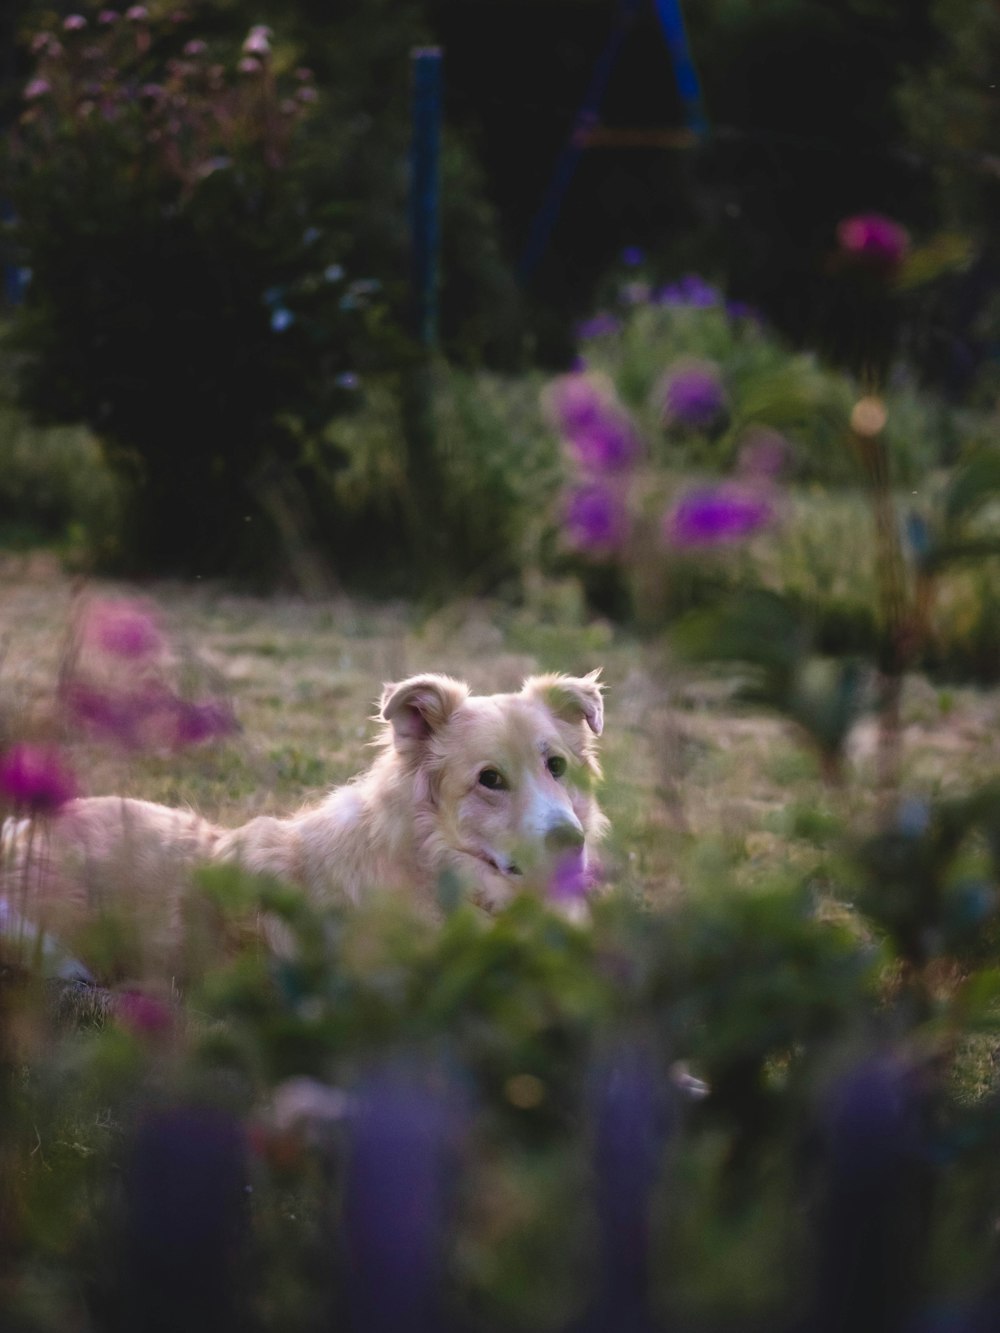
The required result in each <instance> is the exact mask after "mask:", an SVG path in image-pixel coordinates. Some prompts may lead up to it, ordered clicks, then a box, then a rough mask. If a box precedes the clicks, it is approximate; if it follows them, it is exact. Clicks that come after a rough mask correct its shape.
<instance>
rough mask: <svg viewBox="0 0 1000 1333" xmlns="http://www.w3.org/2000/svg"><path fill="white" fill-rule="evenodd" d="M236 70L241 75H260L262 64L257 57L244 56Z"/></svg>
mask: <svg viewBox="0 0 1000 1333" xmlns="http://www.w3.org/2000/svg"><path fill="white" fill-rule="evenodd" d="M236 68H237V69H238V70H239V72H240V73H241V74H259V73H260V70H261V63H260V61H259V60H258V59H257V58H256V56H244V57H243V59H242V60H240V61H239V63H238V64H237V66H236Z"/></svg>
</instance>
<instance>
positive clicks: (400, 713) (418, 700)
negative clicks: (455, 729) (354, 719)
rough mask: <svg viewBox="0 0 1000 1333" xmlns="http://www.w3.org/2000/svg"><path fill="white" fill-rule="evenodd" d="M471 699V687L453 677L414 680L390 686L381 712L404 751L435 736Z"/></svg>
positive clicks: (431, 676)
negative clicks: (468, 699) (457, 710)
mask: <svg viewBox="0 0 1000 1333" xmlns="http://www.w3.org/2000/svg"><path fill="white" fill-rule="evenodd" d="M468 697H469V690H468V687H467V686H465V685H463V684H462V683H461V682H460V681H457V680H452V679H451V677H450V676H435V675H426V676H411V677H410V679H409V680H402V681H400V682H399V683H398V684H397V685H386V687H385V688H384V689H383V691H382V702H381V705H380V708H379V712H380V714H381V717H382V720H383V721H384V722H388V723H389V725H390V726H391V727H392V734H393V741H394V742H395V745H396V748H397V749H402V748H406V747H409V746H412V745H413V744H414V743H419V742H421V741H425V740H426V739H427V738H428V737H429V736H432V735H433V734H434V732H436V731H438V730H439V728H441V727H443V726H444V724H445V723H446V722H447V721H448V719H449V718H450V717H451V715H452V713H454V711H455V709H456V708H458V707H460V706H461V705H462V704H463V703H465V701H466V699H467V698H468Z"/></svg>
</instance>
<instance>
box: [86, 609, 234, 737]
mask: <svg viewBox="0 0 1000 1333" xmlns="http://www.w3.org/2000/svg"><path fill="white" fill-rule="evenodd" d="M169 667H170V661H169V653H168V650H167V642H166V639H165V636H164V634H163V632H162V630H161V628H160V625H159V623H158V620H157V617H156V615H155V612H154V611H153V610H152V609H151V608H150V607H148V606H147V605H145V604H144V603H143V602H140V601H135V600H131V599H120V600H112V599H101V600H95V601H93V602H91V603H90V604H89V605H88V606H87V607H86V608H85V610H84V613H83V615H82V616H81V617H80V621H79V624H78V626H77V630H76V650H75V653H74V655H73V660H72V663H71V665H70V668H69V669H68V670H67V671H66V673H65V675H64V679H63V682H62V703H63V707H64V709H65V711H66V713H67V715H68V717H69V718H70V720H71V721H72V722H74V723H75V724H77V725H79V726H82V727H83V729H84V730H85V731H87V732H89V733H90V734H91V735H92V736H94V737H96V738H98V739H101V740H108V741H112V742H114V743H115V744H117V745H120V746H122V747H123V748H125V749H128V750H142V749H145V750H156V751H165V752H169V751H173V750H178V749H183V748H185V747H187V746H190V745H199V744H204V743H206V742H209V741H214V740H220V739H222V738H224V737H226V736H230V735H232V734H233V733H234V732H235V731H236V730H237V723H236V718H235V716H234V714H233V711H232V708H231V706H230V705H229V703H228V702H227V701H226V700H224V699H219V698H215V697H209V698H203V699H190V698H186V697H184V696H183V695H182V694H180V693H179V692H177V691H176V690H175V689H174V688H173V687H172V686H171V684H170V683H169Z"/></svg>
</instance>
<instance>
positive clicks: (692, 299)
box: [653, 273, 722, 310]
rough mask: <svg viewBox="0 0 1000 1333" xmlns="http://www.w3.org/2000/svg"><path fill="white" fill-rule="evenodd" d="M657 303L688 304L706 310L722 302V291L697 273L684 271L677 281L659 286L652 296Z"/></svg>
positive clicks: (668, 304) (670, 304)
mask: <svg viewBox="0 0 1000 1333" xmlns="http://www.w3.org/2000/svg"><path fill="white" fill-rule="evenodd" d="M653 299H654V300H655V301H656V303H657V305H666V306H690V307H693V308H694V309H699V310H707V309H708V308H709V307H710V306H716V305H720V304H721V303H722V293H721V292H720V291H719V289H718V288H717V287H713V286H712V284H711V283H710V282H706V281H705V279H704V278H702V277H699V275H698V274H697V273H686V274H685V275H684V277H683V278H679V279H678V281H677V282H670V283H668V284H667V285H666V286H665V287H661V288H660V290H659V291H658V292H657V293H656V295H655V296H654V298H653Z"/></svg>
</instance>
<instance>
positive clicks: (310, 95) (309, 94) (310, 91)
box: [295, 83, 319, 102]
mask: <svg viewBox="0 0 1000 1333" xmlns="http://www.w3.org/2000/svg"><path fill="white" fill-rule="evenodd" d="M295 96H296V98H297V99H298V101H300V102H318V101H319V93H318V92H317V91H316V89H315V88H313V87H311V86H310V85H309V84H308V83H307V84H304V85H303V86H302V87H301V88H299V89H298V91H297V92H296V94H295Z"/></svg>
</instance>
